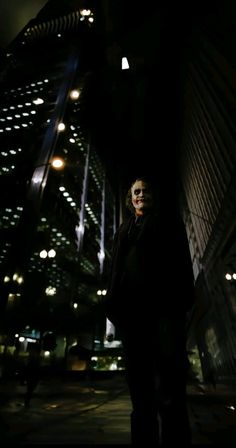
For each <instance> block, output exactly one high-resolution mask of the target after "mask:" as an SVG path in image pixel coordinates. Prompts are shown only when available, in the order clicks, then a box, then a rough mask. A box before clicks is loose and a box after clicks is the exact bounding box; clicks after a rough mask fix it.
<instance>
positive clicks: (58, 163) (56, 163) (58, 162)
mask: <svg viewBox="0 0 236 448" xmlns="http://www.w3.org/2000/svg"><path fill="white" fill-rule="evenodd" d="M51 165H52V167H53V168H55V170H61V169H62V168H64V166H65V162H64V160H63V159H61V158H60V157H55V158H54V159H53V160H52V163H51Z"/></svg>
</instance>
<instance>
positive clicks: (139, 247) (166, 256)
mask: <svg viewBox="0 0 236 448" xmlns="http://www.w3.org/2000/svg"><path fill="white" fill-rule="evenodd" d="M193 297H194V282H193V272H192V263H191V258H190V253H189V246H188V241H187V236H186V232H185V228H184V225H183V222H182V220H181V219H180V218H179V217H177V216H176V217H173V220H172V222H171V227H170V226H169V225H167V223H166V222H165V220H164V219H163V218H162V219H160V216H158V214H157V213H155V212H151V213H148V214H147V215H145V216H144V217H143V218H142V219H141V222H140V223H139V225H137V226H136V225H135V217H134V216H131V217H129V218H128V219H127V220H125V222H124V223H123V224H121V226H120V227H119V229H118V231H117V232H116V234H115V237H114V243H113V255H112V265H111V273H110V282H109V286H108V291H107V296H106V304H105V307H106V314H107V317H108V318H109V319H110V320H111V321H112V322H113V323H114V324H117V323H119V322H122V319H127V316H129V317H132V318H134V317H135V318H137V319H138V318H139V317H140V318H141V319H142V318H143V317H146V318H148V319H149V318H151V317H152V316H153V314H154V313H155V315H156V313H157V312H159V313H164V314H166V313H168V314H173V315H176V313H177V314H183V313H186V312H187V311H189V310H190V309H191V307H192V305H193Z"/></svg>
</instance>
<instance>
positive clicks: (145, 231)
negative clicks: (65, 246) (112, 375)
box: [106, 178, 194, 446]
mask: <svg viewBox="0 0 236 448" xmlns="http://www.w3.org/2000/svg"><path fill="white" fill-rule="evenodd" d="M126 204H127V206H128V208H129V209H130V211H131V212H132V213H131V216H129V217H128V218H127V219H126V220H125V221H124V222H123V223H122V224H121V226H120V227H119V229H118V231H117V233H116V235H115V238H114V246H113V257H112V268H111V275H110V282H109V287H108V292H107V296H106V314H107V317H108V319H110V321H111V322H112V323H113V324H114V325H115V327H116V328H118V329H119V332H120V335H121V340H122V344H123V349H124V356H125V362H126V375H127V382H128V386H129V390H130V397H131V402H132V407H133V410H132V413H131V442H132V444H138V443H139V444H140V442H141V443H142V442H143V443H145V444H151V445H152V444H156V445H158V444H164V445H165V444H170V443H173V442H174V443H176V442H177V441H179V442H181V444H182V446H183V445H185V446H187V445H188V444H189V443H190V425H189V421H188V413H187V406H186V373H187V362H186V360H187V355H186V347H185V323H186V314H187V312H188V311H189V310H190V309H191V307H192V304H193V296H194V294H193V290H194V288H193V274H192V265H191V259H190V254H189V248H188V242H187V238H186V234H185V229H184V226H183V223H182V221H181V219H180V218H179V216H178V214H177V213H176V212H175V211H173V214H172V215H171V220H170V216H168V224H169V223H170V222H171V232H170V231H169V225H167V219H166V215H165V214H164V213H161V212H162V210H161V203H160V200H159V201H157V199H156V197H155V189H154V188H152V185H151V183H150V182H149V181H148V180H147V179H145V178H138V179H136V180H135V181H134V182H133V183H132V185H131V188H130V190H129V192H128V195H127V201H126Z"/></svg>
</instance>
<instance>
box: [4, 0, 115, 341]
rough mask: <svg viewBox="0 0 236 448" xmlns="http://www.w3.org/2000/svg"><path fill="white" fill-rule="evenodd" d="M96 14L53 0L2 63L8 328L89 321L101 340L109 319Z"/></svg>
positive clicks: (77, 328)
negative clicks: (103, 316) (102, 315)
mask: <svg viewBox="0 0 236 448" xmlns="http://www.w3.org/2000/svg"><path fill="white" fill-rule="evenodd" d="M96 18H97V17H96V11H94V10H93V9H85V8H84V7H83V2H81V1H67V2H64V1H56V2H55V1H49V2H48V3H47V4H46V5H45V7H44V8H43V9H42V10H41V11H40V12H39V14H38V15H37V16H36V18H34V19H32V20H31V21H30V22H29V23H28V24H27V25H26V27H25V28H24V29H23V30H22V31H21V32H20V34H19V35H18V36H17V37H16V38H15V39H14V41H13V42H12V43H11V44H10V45H9V47H8V48H7V55H6V63H5V64H2V67H3V68H2V71H1V110H0V148H1V149H0V182H1V191H2V194H1V199H0V222H1V230H0V231H1V243H0V245H1V249H0V272H1V278H0V281H1V308H2V310H4V318H3V319H1V333H2V334H7V335H8V336H9V337H12V338H13V337H14V334H15V333H17V332H18V333H19V332H20V331H23V329H25V328H27V332H28V334H31V333H32V331H36V332H40V333H41V335H43V334H44V333H45V332H48V331H53V332H55V333H56V334H58V335H61V336H63V337H66V336H68V337H69V336H70V337H73V335H74V336H75V337H76V336H77V337H78V335H79V333H80V332H83V330H86V331H89V332H90V340H89V342H88V345H89V346H90V348H91V347H92V344H93V342H94V337H95V336H96V331H97V330H96V328H97V326H99V325H103V326H104V322H100V321H99V316H98V314H97V313H98V309H99V306H98V302H99V300H101V296H99V295H98V294H97V290H98V289H99V288H100V289H101V290H103V289H104V288H105V282H104V279H105V277H106V273H107V268H108V266H109V262H110V250H111V243H112V239H113V235H114V231H115V227H116V221H117V220H116V208H115V197H116V196H115V192H114V189H113V188H112V186H111V183H110V181H109V179H108V178H107V175H106V170H105V167H104V165H103V163H102V162H101V160H100V156H99V154H98V152H97V150H96V147H95V145H94V144H93V139H92V135H91V123H90V111H89V110H88V103H89V104H91V100H90V101H88V97H89V92H90V83H91V76H92V75H93V73H94V70H95V69H96V67H97V66H98V65H99V63H100V57H102V51H101V47H100V42H99V34H98V33H97V25H96ZM91 116H92V113H91ZM100 333H101V334H102V332H99V334H100ZM101 337H102V336H101ZM101 342H102V341H101Z"/></svg>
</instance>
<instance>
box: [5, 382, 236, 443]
mask: <svg viewBox="0 0 236 448" xmlns="http://www.w3.org/2000/svg"><path fill="white" fill-rule="evenodd" d="M24 390H25V389H24V386H20V385H19V384H17V383H16V382H11V383H9V384H7V385H6V384H5V385H3V384H1V385H0V392H1V399H0V403H1V404H0V415H1V416H2V419H3V421H4V425H5V426H6V425H7V427H6V428H5V431H4V428H2V430H1V440H4V442H5V445H6V444H10V445H14V446H16V445H34V444H37V445H39V444H40V445H46V444H47V445H49V444H58V445H63V444H64V445H76V444H77V445H81V444H82V445H87V444H93V445H114V444H120V445H128V444H130V420H129V415H130V411H131V404H130V399H129V393H128V390H127V386H126V383H125V380H124V376H123V375H116V374H112V376H109V377H107V376H106V377H104V378H101V377H100V378H92V379H83V380H80V379H78V380H66V381H65V380H61V379H50V380H49V379H48V380H44V381H42V382H41V383H40V384H39V386H38V388H37V389H36V391H35V393H34V396H33V398H32V402H31V406H30V408H29V409H25V408H24V407H23V393H24ZM232 406H233V407H234V408H233V407H232ZM235 408H236V389H232V387H229V386H228V385H226V384H219V385H218V386H217V388H216V391H214V390H213V389H210V388H205V387H199V385H189V386H188V409H189V415H190V421H191V427H192V433H193V444H195V445H201V446H205V445H214V444H217V445H218V446H219V445H220V446H225V445H230V444H233V445H236V413H235V410H234V409H235ZM2 426H3V425H2ZM3 431H4V433H5V439H3Z"/></svg>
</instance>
